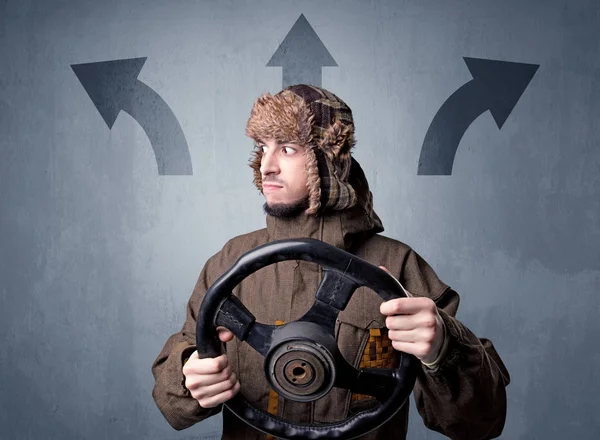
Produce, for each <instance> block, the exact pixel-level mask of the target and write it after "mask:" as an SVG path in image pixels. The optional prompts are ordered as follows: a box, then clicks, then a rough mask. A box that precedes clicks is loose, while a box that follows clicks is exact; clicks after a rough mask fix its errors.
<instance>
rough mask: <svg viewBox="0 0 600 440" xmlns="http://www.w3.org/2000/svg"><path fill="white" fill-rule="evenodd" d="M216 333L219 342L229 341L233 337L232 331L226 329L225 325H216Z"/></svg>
mask: <svg viewBox="0 0 600 440" xmlns="http://www.w3.org/2000/svg"><path fill="white" fill-rule="evenodd" d="M217 334H218V335H219V339H220V340H221V342H229V341H231V340H232V339H233V336H234V335H233V333H231V331H229V330H228V329H226V328H225V327H221V326H219V327H217Z"/></svg>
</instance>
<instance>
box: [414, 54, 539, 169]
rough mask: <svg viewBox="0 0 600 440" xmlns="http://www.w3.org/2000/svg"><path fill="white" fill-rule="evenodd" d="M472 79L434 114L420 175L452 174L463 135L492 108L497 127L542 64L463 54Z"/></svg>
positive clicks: (422, 156)
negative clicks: (471, 56)
mask: <svg viewBox="0 0 600 440" xmlns="http://www.w3.org/2000/svg"><path fill="white" fill-rule="evenodd" d="M463 59H464V60H465V63H466V64H467V67H468V68H469V71H470V72H471V75H472V76H473V79H472V80H471V81H469V82H468V83H466V84H465V85H463V86H462V87H461V88H459V89H458V90H457V91H456V92H454V93H453V94H452V95H451V96H450V97H449V98H448V99H447V100H446V102H444V104H443V105H442V107H441V108H440V109H439V110H438V112H437V114H436V115H435V117H434V118H433V121H432V122H431V125H430V126H429V129H428V130H427V134H426V135H425V140H424V141H423V146H422V148H421V155H420V157H419V168H418V171H417V174H419V175H438V176H440V175H446V176H449V175H451V174H452V166H453V164H454V157H455V156H456V151H457V150H458V145H459V144H460V140H461V139H462V137H463V135H464V134H465V132H466V131H467V129H468V128H469V126H470V125H471V123H473V121H474V120H475V119H477V118H478V117H479V116H480V115H481V114H483V113H485V112H486V111H487V110H489V111H490V112H491V113H492V116H493V117H494V120H495V121H496V125H497V126H498V128H499V129H500V128H502V126H503V125H504V122H506V119H507V118H508V116H509V115H510V113H511V112H512V110H513V109H514V108H515V105H517V102H518V101H519V98H521V95H522V94H523V92H524V91H525V89H526V88H527V86H528V85H529V82H530V81H531V79H532V78H533V75H535V72H536V71H537V69H538V67H540V66H539V64H524V63H512V62H508V61H496V60H485V59H480V58H466V57H464V58H463Z"/></svg>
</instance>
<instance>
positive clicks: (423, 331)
mask: <svg viewBox="0 0 600 440" xmlns="http://www.w3.org/2000/svg"><path fill="white" fill-rule="evenodd" d="M379 267H381V268H382V269H384V270H385V271H387V272H388V273H389V271H388V270H387V269H386V268H385V267H383V266H379ZM379 310H380V311H381V314H382V315H386V316H387V318H386V319H385V325H386V327H387V328H388V329H389V332H388V336H389V338H390V340H391V341H392V346H393V347H394V348H395V349H396V350H398V351H402V352H404V353H409V354H412V355H414V356H415V357H417V358H418V359H420V360H421V362H424V363H432V362H433V361H435V360H436V359H437V357H438V354H439V352H440V349H441V348H442V345H443V342H444V322H443V321H442V318H441V316H440V314H439V313H438V310H437V306H436V305H435V303H434V302H433V301H432V300H431V299H430V298H424V297H419V298H416V297H409V298H396V299H392V300H390V301H386V302H384V303H383V304H381V307H380V309H379Z"/></svg>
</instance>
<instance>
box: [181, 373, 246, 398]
mask: <svg viewBox="0 0 600 440" xmlns="http://www.w3.org/2000/svg"><path fill="white" fill-rule="evenodd" d="M237 381H238V380H237V377H236V375H235V373H231V374H230V375H229V377H227V378H226V379H225V380H221V381H219V382H217V383H214V384H211V385H206V386H203V387H199V388H198V389H196V390H195V392H192V396H194V398H195V399H196V400H201V399H208V398H210V397H214V396H218V395H219V394H221V393H222V392H224V391H227V390H230V389H231V388H233V386H234V385H235V384H236V383H237Z"/></svg>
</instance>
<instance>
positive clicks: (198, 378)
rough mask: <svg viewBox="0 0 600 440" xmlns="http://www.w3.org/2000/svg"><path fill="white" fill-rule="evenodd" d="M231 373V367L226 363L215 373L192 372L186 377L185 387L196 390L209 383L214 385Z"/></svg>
mask: <svg viewBox="0 0 600 440" xmlns="http://www.w3.org/2000/svg"><path fill="white" fill-rule="evenodd" d="M232 374H233V373H232V372H231V367H230V366H229V365H228V366H227V367H225V368H224V369H223V371H221V372H220V373H216V374H194V375H190V376H189V377H186V380H185V387H186V388H187V389H188V390H190V391H193V390H196V389H198V388H201V387H206V386H209V385H214V384H216V383H219V382H223V381H224V380H227V379H228V378H229V377H231V375H232Z"/></svg>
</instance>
